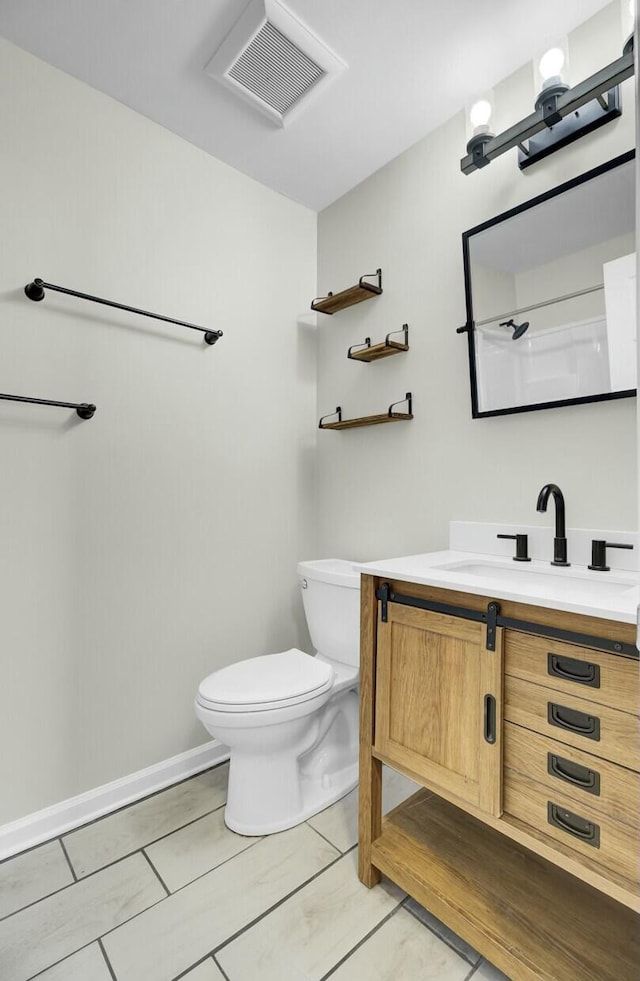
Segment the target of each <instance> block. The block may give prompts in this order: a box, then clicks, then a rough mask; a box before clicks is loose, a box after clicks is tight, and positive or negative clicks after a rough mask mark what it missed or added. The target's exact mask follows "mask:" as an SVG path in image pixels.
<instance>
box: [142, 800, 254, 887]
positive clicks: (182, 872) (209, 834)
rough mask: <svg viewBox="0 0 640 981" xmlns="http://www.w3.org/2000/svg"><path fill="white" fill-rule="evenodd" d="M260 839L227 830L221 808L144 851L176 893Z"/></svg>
mask: <svg viewBox="0 0 640 981" xmlns="http://www.w3.org/2000/svg"><path fill="white" fill-rule="evenodd" d="M260 840H261V839H260V838H246V837H243V836H242V835H238V834H235V833H234V832H233V831H229V829H228V828H227V827H226V825H225V823H224V808H222V807H221V808H219V809H218V810H217V811H214V812H213V814H207V815H206V816H205V817H203V818H200V819H199V820H198V821H193V823H192V824H188V825H187V826H186V828H180V830H179V831H174V832H173V834H170V835H167V836H166V837H165V838H161V839H160V841H157V842H156V843H155V844H154V845H149V846H148V847H147V848H145V851H146V853H147V855H148V857H149V860H150V861H151V863H152V865H153V867H154V868H155V869H157V871H158V874H159V875H160V877H161V878H162V881H163V882H164V883H165V885H166V887H167V889H169V890H170V891H171V892H175V891H176V889H180V888H181V887H182V886H185V885H186V884H187V883H188V882H191V881H192V880H193V879H197V878H198V876H200V875H204V873H205V872H210V871H211V869H215V868H216V866H218V865H222V864H223V862H226V861H228V860H229V859H230V858H233V856H234V855H238V854H239V853H240V852H243V851H244V850H245V849H246V848H251V846H252V845H255V844H257V842H259V841H260Z"/></svg>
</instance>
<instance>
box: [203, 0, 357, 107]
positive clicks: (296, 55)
mask: <svg viewBox="0 0 640 981" xmlns="http://www.w3.org/2000/svg"><path fill="white" fill-rule="evenodd" d="M346 67H347V66H346V64H345V63H344V62H343V61H342V60H341V59H340V58H338V56H337V55H336V54H334V52H333V51H330V50H329V48H327V46H326V45H325V44H323V43H322V42H321V41H320V40H319V39H318V38H317V37H316V36H315V35H314V34H312V33H311V31H309V29H308V28H307V27H305V25H304V24H302V22H301V21H299V20H298V19H297V17H294V15H293V14H292V13H291V12H290V11H289V10H287V8H286V7H283V6H282V4H281V3H279V0H253V2H252V3H250V4H249V6H248V7H247V9H246V10H245V12H244V14H243V15H242V17H241V18H240V20H239V21H238V22H237V23H236V25H235V26H234V27H233V28H232V30H231V32H230V33H229V34H228V35H227V37H226V38H225V40H224V41H223V43H222V45H221V46H220V47H219V48H218V50H217V51H216V53H215V55H214V56H213V58H212V59H211V61H210V62H209V64H208V65H207V66H206V69H205V70H206V72H207V74H208V75H211V77H212V78H215V79H216V80H217V81H219V82H222V84H223V85H226V86H227V88H230V89H231V90H232V91H233V92H235V93H236V94H237V95H239V96H241V97H242V98H243V99H245V100H246V101H247V102H250V103H251V105H253V106H254V107H255V108H256V109H258V110H259V111H260V112H262V113H263V114H264V115H266V116H268V117H269V118H270V119H272V120H273V121H274V122H276V123H277V124H278V125H280V126H284V125H285V123H288V122H290V121H291V119H292V118H293V117H294V115H298V114H299V112H300V111H301V110H302V109H303V108H304V107H305V106H307V105H308V103H309V98H310V95H311V94H312V93H313V94H314V95H316V94H317V93H318V92H319V90H321V89H324V87H325V86H326V84H327V82H329V81H331V80H332V79H333V78H335V77H336V75H338V74H339V73H340V72H342V71H344V69H345V68H346Z"/></svg>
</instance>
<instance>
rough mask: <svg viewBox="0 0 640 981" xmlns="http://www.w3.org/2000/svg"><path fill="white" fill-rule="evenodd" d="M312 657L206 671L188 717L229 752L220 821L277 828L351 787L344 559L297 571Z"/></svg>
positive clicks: (352, 642)
mask: <svg viewBox="0 0 640 981" xmlns="http://www.w3.org/2000/svg"><path fill="white" fill-rule="evenodd" d="M297 572H298V584H299V586H300V589H301V593H302V599H303V605H304V610H305V615H306V618H307V624H308V626H309V633H310V636H311V641H312V644H313V645H314V648H315V649H316V651H317V653H316V655H315V657H313V656H311V655H309V654H305V653H304V652H303V651H300V650H298V649H297V648H292V649H291V650H288V651H282V652H280V653H277V654H265V655H262V656H260V657H254V658H249V659H248V660H245V661H239V662H238V663H236V664H231V665H229V666H228V667H226V668H222V669H221V670H219V671H214V673H213V674H210V675H209V676H208V677H207V678H205V679H204V681H203V682H202V683H201V684H200V687H199V689H198V694H197V696H196V700H195V711H196V715H197V717H198V718H199V719H200V721H201V722H202V724H203V725H204V727H205V729H206V730H207V731H208V732H209V733H210V734H211V735H212V736H214V737H215V738H216V739H219V740H220V742H222V743H225V744H226V745H227V746H228V747H229V750H230V760H229V789H228V793H227V804H226V808H225V815H224V818H225V823H226V825H227V827H229V828H230V829H231V830H232V831H236V832H238V833H239V834H243V835H265V834H272V833H274V832H276V831H285V830H286V829H287V828H292V827H294V826H295V825H296V824H300V823H301V822H302V821H305V820H306V819H307V818H309V817H311V815H312V814H317V812H318V811H321V810H323V808H325V807H328V806H329V805H330V804H332V803H334V801H336V800H338V799H339V798H340V797H343V796H344V795H345V794H347V793H349V791H350V790H352V789H353V788H354V787H355V786H356V784H357V781H358V692H357V688H358V677H359V661H360V651H359V632H360V626H359V625H360V575H359V573H356V572H354V571H353V570H352V563H351V562H348V561H345V560H343V559H319V560H317V561H313V562H300V563H299V564H298V567H297Z"/></svg>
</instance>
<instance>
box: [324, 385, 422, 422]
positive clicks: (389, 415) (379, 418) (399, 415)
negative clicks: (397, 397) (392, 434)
mask: <svg viewBox="0 0 640 981" xmlns="http://www.w3.org/2000/svg"><path fill="white" fill-rule="evenodd" d="M402 402H408V403H409V411H408V412H394V411H393V408H394V406H396V405H401V403H402ZM412 406H413V400H412V396H411V392H407V394H406V395H405V397H404V398H403V399H401V401H400V402H394V403H393V404H392V405H390V406H389V409H388V411H387V412H381V413H380V414H379V415H375V416H361V417H360V418H359V419H343V418H342V408H341V407H340V406H339V405H338V406H336V411H335V412H330V413H329V414H328V415H326V416H322V418H321V419H320V422H319V423H318V429H358V428H359V427H361V426H380V425H382V424H383V423H385V422H408V421H409V420H411V419H413V412H412ZM333 415H337V416H338V418H337V420H336V422H325V421H324V420H325V419H328V418H329V416H333Z"/></svg>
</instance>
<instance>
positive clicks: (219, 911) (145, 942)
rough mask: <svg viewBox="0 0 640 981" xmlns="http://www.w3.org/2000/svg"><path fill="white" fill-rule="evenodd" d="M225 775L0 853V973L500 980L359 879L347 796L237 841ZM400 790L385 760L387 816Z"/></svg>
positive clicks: (398, 899)
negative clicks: (227, 810) (227, 808)
mask: <svg viewBox="0 0 640 981" xmlns="http://www.w3.org/2000/svg"><path fill="white" fill-rule="evenodd" d="M227 773H228V769H227V765H226V764H224V765H222V766H219V767H216V768H214V769H212V770H209V771H208V772H206V773H203V774H200V775H199V776H196V777H192V778H191V779H189V780H185V781H183V782H182V783H179V784H176V785H175V786H173V787H170V788H168V789H167V790H164V791H161V792H160V793H157V794H154V795H153V796H152V797H148V798H146V799H145V800H142V801H139V802H138V803H136V804H132V805H130V806H129V807H125V808H123V809H122V810H120V811H116V812H115V813H113V814H110V815H108V816H106V817H104V818H100V819H99V820H97V821H94V822H93V823H91V824H88V825H84V826H83V827H81V828H78V829H76V830H75V831H71V832H69V833H68V834H66V835H63V836H62V837H61V838H58V839H55V840H53V841H49V842H47V843H46V844H44V845H39V846H37V847H36V848H33V849H31V850H30V851H28V852H24V853H22V854H21V855H17V856H15V857H13V858H10V859H6V860H5V861H4V862H2V863H0V978H1V979H2V981H30V979H31V978H38V979H40V981H114V979H116V981H176V979H178V978H180V979H182V978H184V979H185V981H222V979H227V981H256V979H257V978H259V979H260V981H321V979H324V978H329V977H330V978H332V979H334V981H362V979H366V981H414V979H415V981H469V979H471V978H473V981H508V979H505V976H504V975H503V974H501V973H500V972H499V971H496V969H495V968H494V967H492V966H491V965H490V964H488V963H487V962H486V961H484V960H482V958H481V957H480V955H479V954H478V953H477V952H476V951H475V950H473V949H472V948H471V947H469V946H468V944H466V943H465V942H464V941H463V940H461V939H460V938H459V937H456V936H455V935H454V934H452V933H451V931H449V930H448V929H447V928H446V927H445V926H444V925H443V924H442V923H440V922H439V921H438V920H436V919H435V918H434V917H433V916H431V914H430V913H428V912H427V910H425V909H423V908H422V907H421V906H419V905H418V904H417V903H416V902H414V900H412V899H410V898H409V897H407V896H406V895H405V894H404V893H402V892H401V891H400V890H399V889H398V888H397V887H396V886H395V885H393V884H392V883H391V882H389V881H384V880H383V882H382V883H381V885H379V886H376V887H375V888H374V889H371V890H368V889H366V888H365V887H364V886H363V885H362V884H361V883H360V882H359V880H358V878H357V875H356V847H355V846H356V841H357V830H356V827H357V792H356V791H354V792H353V793H351V794H349V795H348V796H347V797H345V798H343V799H342V800H341V801H338V803H337V804H334V805H333V806H332V807H329V808H328V809H327V810H326V811H323V812H322V813H321V814H317V815H316V816H315V817H313V818H311V819H310V820H309V821H307V822H305V823H304V824H302V825H300V826H299V827H297V828H293V829H292V830H291V831H285V832H283V833H281V834H277V835H270V836H268V837H266V838H243V837H241V836H240V835H236V834H233V832H231V831H229V830H228V829H227V828H226V827H225V825H224V821H223V810H224V807H223V805H224V802H225V797H226V787H227ZM413 790H414V785H413V784H411V783H410V782H409V781H407V780H405V779H404V778H403V777H401V776H399V775H398V774H396V773H394V772H393V771H391V770H385V775H384V804H385V810H389V809H390V808H391V807H394V806H395V805H396V804H397V803H399V802H400V801H401V800H403V799H404V798H405V797H406V796H408V795H409V794H411V793H413Z"/></svg>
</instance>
